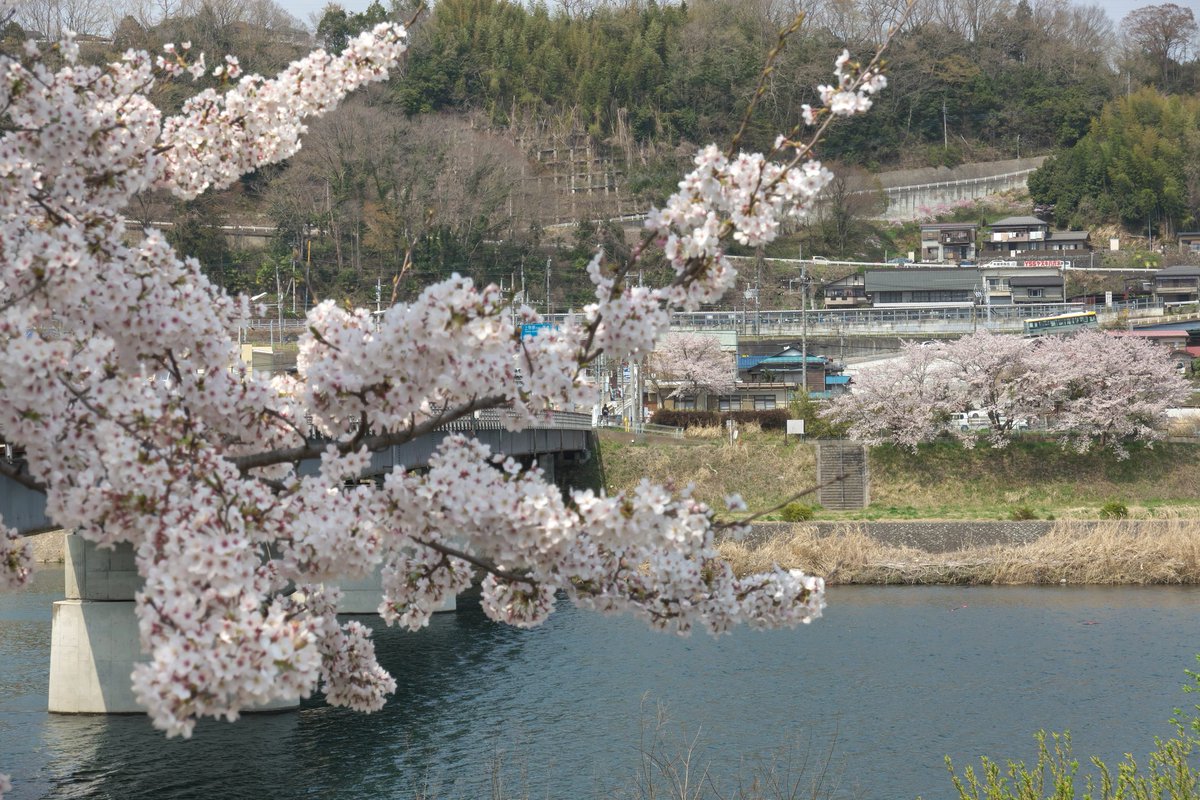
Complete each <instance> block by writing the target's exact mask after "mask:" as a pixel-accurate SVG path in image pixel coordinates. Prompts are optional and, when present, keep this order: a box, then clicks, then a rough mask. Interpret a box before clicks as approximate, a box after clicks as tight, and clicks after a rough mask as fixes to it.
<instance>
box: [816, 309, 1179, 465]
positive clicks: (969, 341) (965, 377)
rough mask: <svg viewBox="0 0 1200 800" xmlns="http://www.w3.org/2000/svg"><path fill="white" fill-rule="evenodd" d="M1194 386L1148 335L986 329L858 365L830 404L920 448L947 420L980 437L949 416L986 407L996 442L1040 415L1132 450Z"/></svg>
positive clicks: (879, 439) (867, 431)
mask: <svg viewBox="0 0 1200 800" xmlns="http://www.w3.org/2000/svg"><path fill="white" fill-rule="evenodd" d="M1190 392H1191V387H1190V385H1189V384H1188V382H1187V381H1186V380H1185V379H1184V378H1183V376H1181V375H1180V374H1179V372H1178V370H1177V369H1176V368H1175V365H1174V363H1173V362H1172V360H1171V358H1170V356H1169V355H1168V353H1167V351H1166V350H1165V349H1164V348H1162V347H1161V346H1159V345H1156V344H1153V343H1150V342H1148V341H1146V340H1144V339H1139V338H1136V337H1128V336H1113V335H1110V334H1106V333H1102V332H1099V331H1081V332H1079V333H1076V334H1072V335H1069V336H1049V337H1043V338H1037V339H1028V338H1025V337H1022V336H1015V335H998V334H992V333H989V332H987V331H980V332H978V333H974V334H972V335H970V336H964V337H962V338H961V339H958V340H957V341H953V342H947V343H941V344H937V345H930V344H926V345H925V346H918V345H915V344H912V343H907V344H905V345H904V346H903V347H902V348H901V352H900V356H899V357H898V358H896V359H894V360H892V361H889V362H888V363H887V364H885V365H883V366H881V367H879V368H877V369H871V370H865V371H864V372H863V373H862V374H861V375H859V376H858V377H857V378H856V381H855V390H854V391H853V392H852V393H850V394H847V395H842V396H840V397H838V398H836V399H834V400H833V401H832V402H831V403H830V404H829V406H828V407H827V408H826V410H825V412H824V413H825V415H826V416H827V417H828V418H829V419H831V420H832V421H835V422H841V423H846V424H848V425H849V434H850V435H851V436H852V437H854V438H856V439H860V440H862V441H864V442H868V443H870V444H881V443H884V442H890V443H892V444H896V445H899V446H901V447H907V448H909V449H912V450H916V448H917V445H919V444H921V443H922V442H928V441H932V440H933V439H935V438H937V437H938V436H939V435H940V434H942V433H943V432H945V431H946V430H950V431H951V432H952V433H953V434H954V435H955V436H958V437H959V438H960V439H961V440H962V442H963V444H965V445H966V446H968V447H972V446H974V444H975V442H976V435H975V432H974V431H971V430H967V431H961V430H959V427H958V426H953V425H949V424H948V423H949V420H950V415H951V414H954V413H961V412H966V411H970V410H979V411H982V412H983V413H984V414H986V416H987V419H988V438H989V440H990V441H991V443H992V445H993V446H997V447H1003V446H1004V445H1005V444H1007V443H1008V441H1009V440H1010V439H1011V436H1012V432H1013V430H1014V428H1015V426H1017V425H1018V424H1019V423H1020V422H1032V421H1035V420H1036V421H1037V422H1038V423H1040V426H1041V427H1044V429H1045V430H1046V431H1048V432H1050V433H1052V434H1055V435H1057V436H1058V438H1059V440H1060V441H1061V442H1062V444H1063V445H1064V446H1065V447H1071V448H1074V449H1075V450H1078V451H1080V452H1086V451H1087V450H1088V449H1090V448H1091V447H1092V446H1093V445H1099V446H1101V447H1108V448H1110V449H1112V451H1113V452H1114V453H1116V454H1117V456H1118V457H1121V458H1124V457H1126V456H1127V455H1128V453H1127V451H1126V449H1125V444H1126V443H1128V442H1129V441H1133V440H1141V441H1153V440H1155V439H1158V438H1161V437H1162V435H1163V431H1164V430H1165V425H1164V423H1165V412H1166V410H1167V409H1168V408H1170V407H1172V406H1175V405H1178V404H1180V403H1182V402H1183V401H1184V400H1186V399H1187V397H1188V396H1189V394H1190Z"/></svg>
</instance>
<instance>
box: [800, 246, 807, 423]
mask: <svg viewBox="0 0 1200 800" xmlns="http://www.w3.org/2000/svg"><path fill="white" fill-rule="evenodd" d="M800 289H801V292H800V358H801V360H802V361H803V362H804V363H803V365H802V366H801V371H800V385H801V390H802V391H803V392H804V402H806V403H807V402H808V270H807V269H806V268H805V267H803V266H802V267H800Z"/></svg>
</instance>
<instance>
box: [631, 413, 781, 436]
mask: <svg viewBox="0 0 1200 800" xmlns="http://www.w3.org/2000/svg"><path fill="white" fill-rule="evenodd" d="M730 419H732V420H736V421H737V422H738V423H739V424H742V425H748V424H750V423H756V424H757V425H758V426H759V427H760V428H761V429H762V430H764V431H782V430H784V429H785V428H786V427H787V421H788V412H787V411H786V410H785V409H782V408H774V409H770V410H763V411H673V410H671V409H666V408H660V409H659V410H657V411H655V412H654V416H653V417H651V419H650V421H651V422H653V423H654V424H655V425H673V426H675V427H676V428H684V429H686V428H712V427H721V428H724V427H725V421H726V420H730Z"/></svg>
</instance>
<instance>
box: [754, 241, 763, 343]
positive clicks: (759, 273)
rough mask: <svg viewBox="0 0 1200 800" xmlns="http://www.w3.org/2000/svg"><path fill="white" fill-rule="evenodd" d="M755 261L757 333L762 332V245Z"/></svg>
mask: <svg viewBox="0 0 1200 800" xmlns="http://www.w3.org/2000/svg"><path fill="white" fill-rule="evenodd" d="M754 255H755V262H754V333H755V335H757V334H759V333H761V332H762V328H761V325H762V314H761V311H760V309H761V305H760V299H759V298H760V292H761V291H762V266H763V249H762V247H761V246H760V247H759V248H758V250H756V251H755V254H754Z"/></svg>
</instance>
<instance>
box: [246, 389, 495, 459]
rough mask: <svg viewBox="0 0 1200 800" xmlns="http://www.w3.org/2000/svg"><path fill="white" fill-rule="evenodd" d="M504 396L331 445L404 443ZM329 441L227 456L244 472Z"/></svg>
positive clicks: (309, 452) (314, 450) (310, 454)
mask: <svg viewBox="0 0 1200 800" xmlns="http://www.w3.org/2000/svg"><path fill="white" fill-rule="evenodd" d="M506 399H507V398H505V397H504V395H498V394H496V395H488V396H486V397H477V398H475V399H473V400H471V401H470V402H469V403H464V404H463V405H461V406H458V407H457V408H455V409H451V410H447V411H443V412H442V413H440V414H438V415H437V416H436V417H432V418H431V419H428V420H426V421H425V422H422V423H420V424H419V425H418V424H415V423H414V424H410V425H409V426H408V427H407V428H405V429H404V430H400V431H390V432H386V433H377V434H374V435H372V436H361V437H360V436H357V435H356V436H355V437H354V438H353V439H350V440H348V441H343V442H334V443H333V444H334V446H335V447H337V450H338V452H339V453H341V454H343V455H344V454H346V453H349V452H351V451H352V450H356V449H358V448H359V447H366V448H367V450H369V451H371V452H374V451H376V450H382V449H383V448H385V447H391V446H392V445H397V444H406V443H407V442H411V441H412V440H413V439H416V438H417V437H419V436H424V435H425V434H427V433H432V432H433V431H435V430H437V429H438V428H440V427H441V426H442V425H445V424H447V423H450V422H454V421H455V420H458V419H462V418H463V417H465V416H467V415H468V414H473V413H474V412H476V411H481V410H483V409H485V408H496V407H497V406H501V405H503V404H504V402H505V400H506ZM329 444H330V443H329V442H315V443H309V444H305V445H302V446H300V447H288V448H283V449H279V450H268V451H266V452H262V453H252V454H250V455H244V456H235V457H233V458H231V459H229V460H230V462H232V463H233V464H234V466H236V467H237V468H238V469H239V470H241V471H242V472H247V471H248V470H252V469H257V468H259V467H270V466H273V465H275V464H287V463H290V462H294V461H302V460H304V459H306V458H318V457H320V455H321V454H322V453H324V452H325V450H326V449H327V448H328V447H329Z"/></svg>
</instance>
